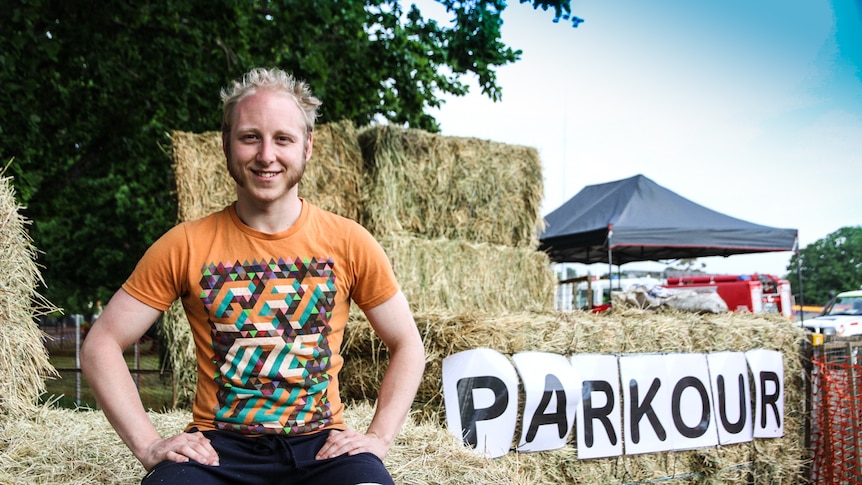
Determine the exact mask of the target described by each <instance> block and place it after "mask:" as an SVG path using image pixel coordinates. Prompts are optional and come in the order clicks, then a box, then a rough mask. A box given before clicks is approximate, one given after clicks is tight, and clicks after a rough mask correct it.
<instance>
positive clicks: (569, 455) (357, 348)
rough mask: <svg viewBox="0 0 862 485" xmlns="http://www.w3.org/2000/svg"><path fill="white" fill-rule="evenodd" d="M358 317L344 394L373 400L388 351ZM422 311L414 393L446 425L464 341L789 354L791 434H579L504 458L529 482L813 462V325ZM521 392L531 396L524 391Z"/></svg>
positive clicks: (740, 316) (719, 318)
mask: <svg viewBox="0 0 862 485" xmlns="http://www.w3.org/2000/svg"><path fill="white" fill-rule="evenodd" d="M351 318H352V321H351V324H350V325H348V327H347V330H346V337H345V341H344V345H343V353H344V356H345V365H344V369H343V370H342V372H341V375H340V377H339V380H340V386H341V390H342V396H343V397H344V398H346V399H352V400H374V399H376V398H377V389H379V386H380V382H381V379H382V377H383V372H384V371H385V367H386V365H387V364H388V357H387V355H386V351H385V348H384V347H383V346H382V344H381V343H380V342H379V340H378V339H377V338H376V336H374V334H373V331H372V330H371V328H370V326H369V325H368V323H367V321H365V320H364V317H363V316H362V315H361V314H359V313H356V314H353V315H352V316H351ZM415 319H416V323H417V326H418V327H419V330H420V333H421V334H422V337H423V341H424V344H425V352H426V369H425V375H424V377H423V380H422V382H421V383H420V386H419V391H418V393H417V397H416V401H415V403H414V407H413V410H414V415H415V416H416V417H417V418H419V419H422V420H424V421H426V422H428V423H436V425H437V426H439V427H441V428H443V427H445V408H444V405H443V393H442V361H443V358H445V357H446V356H449V355H452V354H455V353H457V352H460V351H463V350H470V349H475V348H478V347H487V348H491V349H494V350H497V351H500V352H501V353H503V354H506V355H509V356H511V355H513V354H516V353H518V352H526V351H543V352H551V353H556V354H562V355H572V354H579V353H600V354H625V353H641V352H644V353H650V352H657V353H661V352H667V353H670V352H686V353H691V352H718V351H725V350H727V351H739V352H744V351H747V350H751V349H755V348H764V349H769V350H777V351H780V352H782V354H783V355H784V376H785V426H784V429H785V436H784V437H782V438H778V439H769V440H755V441H754V442H752V443H746V444H742V445H733V446H724V447H720V448H718V449H700V450H692V451H687V452H676V453H660V454H649V455H637V456H631V457H621V458H613V459H601V460H588V461H578V460H577V459H576V458H575V457H576V455H575V453H576V448H575V446H574V444H572V445H571V448H569V447H567V448H566V449H564V450H556V451H553V452H545V453H525V454H518V455H517V458H515V457H509V456H506V457H502V458H498V459H497V460H501V459H505V460H517V461H518V462H519V463H520V465H521V466H522V467H524V468H525V473H526V472H527V471H528V470H526V469H531V467H533V466H535V467H536V468H535V469H532V472H533V473H535V475H530V476H529V480H527V481H525V482H520V483H572V482H582V483H624V482H629V481H639V480H652V479H656V478H660V477H666V476H668V475H667V474H671V475H673V474H692V473H696V474H699V475H698V476H699V477H700V478H697V481H698V482H699V483H703V482H704V481H705V482H707V483H708V482H709V481H710V480H714V481H717V482H722V483H726V482H735V481H745V479H746V477H747V476H748V474H753V475H754V476H757V477H758V480H757V482H758V483H759V482H760V481H761V479H763V481H764V482H765V483H794V482H795V481H797V480H799V479H800V477H801V476H802V473H803V471H804V460H805V457H806V454H807V450H806V448H805V446H804V434H805V396H806V391H805V382H804V381H805V372H804V369H803V365H802V360H801V359H802V357H801V354H800V352H799V345H800V344H801V342H802V341H803V339H804V332H803V331H802V330H801V329H800V328H798V327H796V326H794V325H791V324H790V323H789V322H787V321H786V320H785V319H783V318H780V317H778V316H775V315H768V314H758V315H752V314H744V313H727V314H722V315H714V314H703V315H700V314H694V313H685V312H677V311H673V310H670V311H667V312H661V313H656V312H647V311H641V310H635V309H630V310H625V311H615V312H611V313H608V314H592V313H586V312H580V311H577V312H544V313H539V312H530V313H522V314H506V315H499V314H493V313H478V312H477V313H470V314H451V313H442V312H437V313H430V312H429V313H417V314H416V315H415ZM521 392H523V390H522V391H521ZM520 402H521V405H523V396H521V400H520ZM522 411H523V410H522ZM570 439H573V438H570ZM537 455H539V456H541V458H539V457H538V456H537ZM534 459H535V462H531V460H534ZM555 460H559V463H555ZM528 463H529V464H528ZM558 467H559V468H562V469H564V470H566V471H564V472H562V473H563V474H564V476H562V477H561V476H557V475H554V474H551V475H548V476H545V475H544V472H543V471H542V470H548V471H550V470H552V469H553V470H554V473H556V469H557V468H558ZM530 480H534V481H530ZM470 483H473V482H470ZM477 483H478V482H477Z"/></svg>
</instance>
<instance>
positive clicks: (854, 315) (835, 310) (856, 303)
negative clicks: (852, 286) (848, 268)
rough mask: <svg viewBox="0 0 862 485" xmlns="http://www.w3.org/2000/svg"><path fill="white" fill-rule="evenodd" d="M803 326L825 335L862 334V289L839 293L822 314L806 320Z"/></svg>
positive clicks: (844, 335) (845, 335)
mask: <svg viewBox="0 0 862 485" xmlns="http://www.w3.org/2000/svg"><path fill="white" fill-rule="evenodd" d="M802 326H803V327H805V329H806V330H810V331H812V332H815V333H822V334H823V335H837V336H839V337H848V336H851V335H860V334H862V290H856V291H845V292H843V293H838V295H836V296H835V298H833V299H832V301H830V302H829V304H828V305H826V307H825V308H823V313H821V314H820V316H818V317H816V318H812V319H811V320H805V321H804V322H803V323H802Z"/></svg>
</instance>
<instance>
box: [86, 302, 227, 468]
mask: <svg viewBox="0 0 862 485" xmlns="http://www.w3.org/2000/svg"><path fill="white" fill-rule="evenodd" d="M160 314H161V312H160V311H159V310H156V309H155V308H152V307H150V306H148V305H146V304H144V303H142V302H140V301H138V300H136V299H135V298H133V297H132V296H131V295H129V294H128V293H126V292H125V291H124V290H122V289H121V290H119V291H117V293H116V294H115V295H114V297H113V298H111V301H109V302H108V305H107V306H106V307H105V309H104V311H103V312H102V315H101V316H100V317H99V319H98V320H97V321H96V323H95V324H93V328H91V329H90V331H89V332H88V333H87V337H86V338H85V339H84V344H83V346H82V347H81V370H82V371H83V373H84V375H85V376H86V378H87V383H88V384H89V385H90V388H91V389H92V390H93V393H94V394H95V396H96V402H97V403H98V405H99V407H100V408H101V409H102V410H103V411H104V413H105V416H106V417H107V418H108V421H109V422H110V423H111V426H113V427H114V429H115V430H116V431H117V434H118V435H120V438H122V440H123V442H124V443H126V446H128V447H129V449H130V450H131V451H132V453H134V455H135V457H137V459H138V460H139V461H140V462H141V464H143V465H144V468H146V469H147V470H150V469H152V468H153V467H154V466H156V464H158V463H159V462H162V461H165V460H172V461H188V460H189V459H193V460H195V461H198V462H200V463H204V464H210V465H217V464H218V456H217V455H216V453H215V450H213V449H212V446H210V444H209V440H207V439H206V438H204V437H203V435H202V434H201V433H182V434H180V435H177V436H174V437H172V438H169V439H166V440H165V439H162V437H161V436H159V433H158V431H156V428H155V427H154V426H153V423H152V422H151V421H150V418H149V416H147V413H146V411H145V410H144V406H143V404H142V403H141V397H140V395H139V394H138V389H137V387H136V386H135V383H134V381H133V380H132V375H131V373H130V372H129V368H128V367H127V366H126V361H125V359H124V358H123V350H125V349H126V348H128V347H129V346H130V345H132V344H133V343H135V342H136V341H137V340H138V339H139V338H141V336H142V335H143V334H144V333H145V332H146V331H147V329H149V328H150V326H151V325H152V324H153V322H155V321H156V319H157V318H158V317H159V315H160Z"/></svg>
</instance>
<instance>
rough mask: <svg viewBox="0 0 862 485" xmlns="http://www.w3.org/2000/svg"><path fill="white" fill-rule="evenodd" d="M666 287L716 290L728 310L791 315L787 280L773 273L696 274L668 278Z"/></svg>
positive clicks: (788, 316)
mask: <svg viewBox="0 0 862 485" xmlns="http://www.w3.org/2000/svg"><path fill="white" fill-rule="evenodd" d="M663 286H664V287H665V288H668V289H683V288H684V289H693V290H697V289H703V290H704V291H715V292H716V293H718V296H720V297H721V299H722V300H724V301H725V303H727V308H728V309H729V310H730V311H749V312H751V313H764V312H765V313H780V314H781V315H784V317H786V318H788V319H791V318H793V295H792V294H791V292H790V282H789V281H787V280H783V279H781V278H778V277H777V276H774V275H766V274H757V273H755V274H750V275H695V276H681V277H675V278H668V279H667V283H666V284H664V285H663Z"/></svg>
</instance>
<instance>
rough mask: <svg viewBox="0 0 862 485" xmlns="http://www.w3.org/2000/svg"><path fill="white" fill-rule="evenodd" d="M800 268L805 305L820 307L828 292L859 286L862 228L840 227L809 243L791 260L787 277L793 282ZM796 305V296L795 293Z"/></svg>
mask: <svg viewBox="0 0 862 485" xmlns="http://www.w3.org/2000/svg"><path fill="white" fill-rule="evenodd" d="M797 268H799V269H801V271H802V272H801V274H802V287H803V296H804V298H805V302H806V303H810V304H816V305H823V304H826V303H827V302H828V300H829V292H830V291H835V292H840V291H847V290H855V289H859V288H860V286H862V226H848V227H842V228H841V229H838V230H837V231H835V232H833V233H831V234H828V235H827V236H826V237H824V238H823V239H818V240H817V241H815V242H813V243H812V244H809V245H808V246H806V247H805V248H803V249H801V250H800V251H799V252H798V253H797V254H794V255H793V256H791V258H790V264H789V265H788V266H787V270H788V272H789V274H788V276H787V278H788V279H790V280H791V281H796V275H797ZM796 301H797V302H799V294H798V292H797V293H796Z"/></svg>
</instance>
